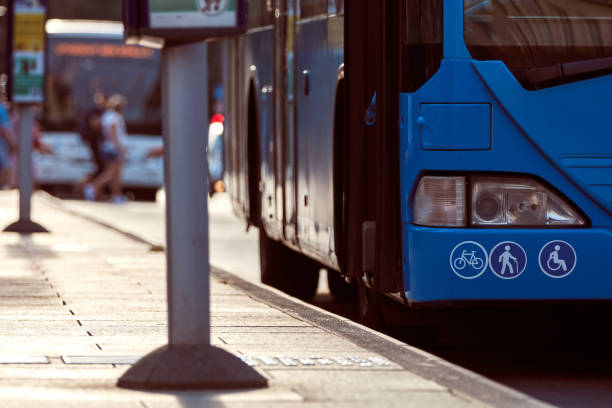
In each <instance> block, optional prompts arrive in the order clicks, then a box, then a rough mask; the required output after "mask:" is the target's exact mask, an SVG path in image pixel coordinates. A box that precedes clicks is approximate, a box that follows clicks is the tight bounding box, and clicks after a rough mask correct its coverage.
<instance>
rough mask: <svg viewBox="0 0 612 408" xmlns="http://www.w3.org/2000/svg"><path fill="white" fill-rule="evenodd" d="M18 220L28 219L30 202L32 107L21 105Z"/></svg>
mask: <svg viewBox="0 0 612 408" xmlns="http://www.w3.org/2000/svg"><path fill="white" fill-rule="evenodd" d="M19 114H20V119H19V135H18V137H19V220H20V221H26V222H28V221H30V216H31V208H32V207H31V203H32V200H31V198H32V184H33V182H32V127H33V126H34V107H33V106H32V105H21V106H20V109H19Z"/></svg>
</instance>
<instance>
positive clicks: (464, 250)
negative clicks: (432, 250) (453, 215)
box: [450, 241, 488, 279]
mask: <svg viewBox="0 0 612 408" xmlns="http://www.w3.org/2000/svg"><path fill="white" fill-rule="evenodd" d="M487 260H488V258H487V251H485V249H484V247H483V246H482V245H480V244H479V243H478V242H474V241H464V242H462V243H460V244H458V245H457V246H455V248H453V250H452V251H451V255H450V266H451V269H452V270H453V272H455V274H456V275H457V276H459V277H460V278H463V279H474V278H477V277H479V276H480V275H482V273H483V272H484V271H485V270H486V269H487V263H488V262H487Z"/></svg>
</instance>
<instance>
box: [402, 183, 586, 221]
mask: <svg viewBox="0 0 612 408" xmlns="http://www.w3.org/2000/svg"><path fill="white" fill-rule="evenodd" d="M468 202H469V203H470V208H469V210H467V203H468ZM468 213H469V214H468ZM413 223H414V224H416V225H423V226H429V227H465V226H467V225H468V223H469V225H470V226H474V227H501V226H517V227H519V226H522V227H538V226H542V227H546V226H576V227H580V226H585V225H587V220H586V219H585V218H584V217H583V216H582V215H581V214H580V213H579V211H578V210H576V209H575V208H574V207H573V206H572V205H571V204H570V203H569V202H568V201H567V200H566V199H565V198H563V197H561V196H560V195H559V194H557V193H555V192H554V191H552V190H551V189H550V188H548V187H546V186H545V185H544V184H542V183H541V182H539V181H537V180H535V179H531V178H529V177H505V176H486V175H472V176H457V177H441V176H424V177H422V178H421V179H420V180H419V184H418V186H417V189H416V192H415V197H414V206H413Z"/></svg>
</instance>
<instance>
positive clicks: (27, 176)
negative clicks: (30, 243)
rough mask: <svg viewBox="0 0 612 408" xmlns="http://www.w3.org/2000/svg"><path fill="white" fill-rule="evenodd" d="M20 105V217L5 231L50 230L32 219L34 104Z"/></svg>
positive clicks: (23, 232)
mask: <svg viewBox="0 0 612 408" xmlns="http://www.w3.org/2000/svg"><path fill="white" fill-rule="evenodd" d="M18 106H19V114H20V119H19V130H18V132H19V134H18V138H19V157H18V158H19V160H18V163H19V164H18V168H19V219H18V220H17V221H15V222H14V223H12V224H10V225H9V226H7V227H6V228H5V229H4V231H5V232H18V233H21V234H31V233H34V232H49V231H48V230H47V229H46V228H45V227H43V226H42V225H40V224H38V223H36V222H34V221H32V219H31V208H32V206H31V205H32V189H33V181H32V128H33V126H34V106H33V105H29V104H27V105H18Z"/></svg>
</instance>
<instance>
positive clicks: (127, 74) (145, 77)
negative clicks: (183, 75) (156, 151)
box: [43, 36, 161, 135]
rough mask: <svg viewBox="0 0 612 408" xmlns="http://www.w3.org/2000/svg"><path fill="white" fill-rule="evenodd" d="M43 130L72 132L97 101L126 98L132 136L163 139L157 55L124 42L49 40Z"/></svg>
mask: <svg viewBox="0 0 612 408" xmlns="http://www.w3.org/2000/svg"><path fill="white" fill-rule="evenodd" d="M48 49H49V57H48V58H49V60H48V77H47V85H46V89H47V95H46V101H45V110H44V119H43V120H44V127H45V129H47V130H58V131H73V130H74V129H75V126H76V125H78V123H79V121H80V120H81V119H82V116H83V115H84V114H85V112H86V111H87V110H88V109H89V108H91V106H92V101H93V96H94V95H95V94H96V93H102V94H105V95H107V96H109V95H112V94H114V93H120V94H122V95H124V96H125V97H126V98H127V100H128V105H127V110H126V112H125V118H126V122H127V125H128V131H129V132H130V133H144V134H154V135H159V134H161V109H160V104H161V95H160V83H159V80H160V77H159V75H160V72H159V64H160V55H159V51H156V50H153V49H149V48H144V47H138V46H131V45H125V44H123V41H122V40H120V39H117V40H113V39H94V38H86V37H81V38H68V37H60V36H58V37H55V38H49V42H48Z"/></svg>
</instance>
